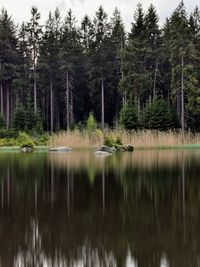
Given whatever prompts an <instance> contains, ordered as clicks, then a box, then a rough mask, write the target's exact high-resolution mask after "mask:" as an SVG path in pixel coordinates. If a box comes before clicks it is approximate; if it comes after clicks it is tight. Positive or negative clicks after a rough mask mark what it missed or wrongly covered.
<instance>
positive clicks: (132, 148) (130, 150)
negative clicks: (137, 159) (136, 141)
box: [124, 145, 134, 152]
mask: <svg viewBox="0 0 200 267" xmlns="http://www.w3.org/2000/svg"><path fill="white" fill-rule="evenodd" d="M124 149H125V151H128V152H133V151H134V147H133V146H131V145H126V146H124Z"/></svg>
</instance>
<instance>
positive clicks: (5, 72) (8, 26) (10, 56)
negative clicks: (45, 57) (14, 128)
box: [0, 9, 18, 129]
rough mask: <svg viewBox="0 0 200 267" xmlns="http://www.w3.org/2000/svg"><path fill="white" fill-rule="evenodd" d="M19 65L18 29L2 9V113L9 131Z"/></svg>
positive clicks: (0, 28)
mask: <svg viewBox="0 0 200 267" xmlns="http://www.w3.org/2000/svg"><path fill="white" fill-rule="evenodd" d="M17 63H18V53H17V38H16V27H15V25H14V22H13V20H12V18H11V17H10V16H9V15H8V12H7V11H6V10H5V9H2V11H1V14H0V65H1V85H0V86H1V113H2V114H3V113H4V111H5V114H6V125H7V129H8V128H9V126H10V114H11V111H12V109H13V107H12V106H11V96H12V85H13V79H14V78H15V77H16V69H17ZM4 104H5V105H4ZM4 106H5V107H6V108H4Z"/></svg>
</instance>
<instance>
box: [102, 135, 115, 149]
mask: <svg viewBox="0 0 200 267" xmlns="http://www.w3.org/2000/svg"><path fill="white" fill-rule="evenodd" d="M104 145H105V146H109V147H113V146H115V140H114V138H113V136H112V135H111V134H109V135H107V136H105V137H104Z"/></svg>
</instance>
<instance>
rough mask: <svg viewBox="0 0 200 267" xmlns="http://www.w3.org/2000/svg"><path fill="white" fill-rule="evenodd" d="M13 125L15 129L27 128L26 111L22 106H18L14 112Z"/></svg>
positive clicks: (23, 129)
mask: <svg viewBox="0 0 200 267" xmlns="http://www.w3.org/2000/svg"><path fill="white" fill-rule="evenodd" d="M12 127H13V128H14V130H15V131H25V130H26V112H25V110H24V108H23V107H22V106H17V107H16V108H15V110H14V112H13V114H12Z"/></svg>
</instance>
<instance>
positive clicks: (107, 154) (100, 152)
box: [94, 150, 112, 157]
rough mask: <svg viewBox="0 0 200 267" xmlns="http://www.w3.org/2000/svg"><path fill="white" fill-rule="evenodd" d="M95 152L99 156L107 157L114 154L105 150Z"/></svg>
mask: <svg viewBox="0 0 200 267" xmlns="http://www.w3.org/2000/svg"><path fill="white" fill-rule="evenodd" d="M94 154H95V155H96V156H97V157H107V156H111V155H112V154H111V153H108V152H104V151H98V150H97V151H95V152H94Z"/></svg>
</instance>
